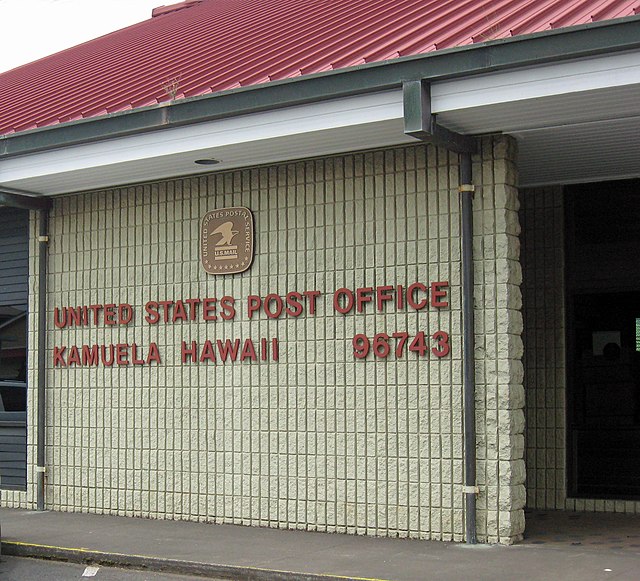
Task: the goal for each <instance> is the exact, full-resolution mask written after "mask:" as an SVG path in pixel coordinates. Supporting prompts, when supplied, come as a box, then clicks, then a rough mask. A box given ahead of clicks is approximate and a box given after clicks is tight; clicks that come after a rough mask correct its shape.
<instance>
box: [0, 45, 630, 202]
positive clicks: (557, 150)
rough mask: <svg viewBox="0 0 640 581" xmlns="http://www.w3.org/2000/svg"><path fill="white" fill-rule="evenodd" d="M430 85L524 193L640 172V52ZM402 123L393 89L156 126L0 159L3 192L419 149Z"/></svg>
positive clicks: (454, 123)
mask: <svg viewBox="0 0 640 581" xmlns="http://www.w3.org/2000/svg"><path fill="white" fill-rule="evenodd" d="M422 78H424V77H422ZM407 80H412V79H407ZM413 80H415V79H413ZM429 82H430V90H431V104H430V106H431V112H432V113H434V114H436V116H437V120H438V124H439V125H440V126H442V127H445V128H447V129H449V130H451V131H454V132H456V133H459V134H462V135H483V134H490V133H505V134H509V135H512V136H513V137H515V138H516V140H517V141H518V144H519V161H518V167H519V172H520V185H521V186H536V185H545V184H562V183H574V182H588V181H598V180H605V179H618V178H627V177H637V176H639V175H640V164H639V163H638V154H637V153H636V152H637V151H638V150H639V147H638V146H640V99H639V98H638V95H640V49H635V50H630V51H624V52H614V53H612V54H604V55H602V54H601V55H594V56H587V57H583V58H575V59H563V60H561V61H559V62H553V63H545V64H539V65H528V66H525V67H512V68H509V69H506V70H500V71H495V72H491V73H487V74H472V75H461V76H459V77H455V78H439V79H435V80H430V81H429ZM169 107H171V105H169ZM404 118H405V111H404V107H403V92H402V88H401V87H400V86H398V87H397V88H389V89H385V90H379V91H373V92H368V93H362V94H357V95H353V96H343V97H335V98H326V99H325V100H321V101H314V102H307V103H304V104H299V105H293V106H282V107H278V108H273V109H267V110H260V111H255V112H252V113H248V114H244V115H235V116H230V117H223V118H214V119H211V120H206V121H202V122H193V123H183V124H180V125H177V126H171V127H167V128H161V127H158V128H155V129H149V130H144V131H140V132H132V133H130V134H123V135H122V136H119V137H112V138H104V139H92V140H91V141H87V142H85V143H78V144H76V145H69V146H58V147H55V148H52V149H44V150H36V151H33V152H31V153H24V154H21V155H11V156H7V157H0V188H2V187H3V186H4V187H7V188H12V189H14V190H22V191H28V192H31V193H33V194H35V195H39V196H52V195H59V194H65V193H72V192H78V191H88V190H96V189H104V188H109V187H115V186H120V185H125V184H131V183H141V182H146V181H153V180H158V179H163V178H170V177H177V176H185V175H197V174H199V173H204V172H211V170H212V168H211V166H200V165H197V164H195V161H196V160H197V159H201V158H215V159H217V160H219V161H220V163H219V164H217V165H216V166H215V171H221V170H227V169H232V168H240V167H254V166H257V165H263V164H270V163H276V162H283V161H291V160H297V159H306V158H313V157H319V156H326V155H332V154H338V153H343V152H348V151H358V150H365V149H374V148H381V147H388V146H396V145H402V144H408V143H415V139H413V138H412V137H410V136H409V135H407V134H405V132H404ZM123 119H125V121H126V117H123ZM53 130H54V131H55V129H53Z"/></svg>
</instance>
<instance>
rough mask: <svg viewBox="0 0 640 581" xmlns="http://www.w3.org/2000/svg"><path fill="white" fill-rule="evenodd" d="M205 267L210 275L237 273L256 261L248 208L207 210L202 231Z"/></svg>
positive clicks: (250, 216)
mask: <svg viewBox="0 0 640 581" xmlns="http://www.w3.org/2000/svg"><path fill="white" fill-rule="evenodd" d="M200 253H201V258H202V266H203V267H204V269H205V270H206V271H207V272H208V273H209V274H236V273H238V272H244V271H245V270H247V269H248V268H249V267H250V266H251V263H252V262H253V215H252V214H251V210H249V208H242V207H238V208H222V209H220V210H213V211H211V212H207V213H206V214H205V215H204V218H203V219H202V228H201V231H200Z"/></svg>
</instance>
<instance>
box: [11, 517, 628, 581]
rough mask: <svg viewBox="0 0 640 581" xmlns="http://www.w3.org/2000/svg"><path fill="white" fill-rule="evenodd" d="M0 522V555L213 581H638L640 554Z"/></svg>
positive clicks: (105, 520) (66, 520)
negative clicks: (355, 580) (203, 578)
mask: <svg viewBox="0 0 640 581" xmlns="http://www.w3.org/2000/svg"><path fill="white" fill-rule="evenodd" d="M639 522H640V521H639ZM0 523H1V525H2V541H3V542H2V550H3V554H12V555H18V556H31V557H42V558H46V559H58V560H65V561H70V562H77V563H91V564H98V565H105V566H124V567H134V568H138V569H145V570H148V571H160V572H164V573H168V574H182V575H200V576H203V577H208V578H214V579H234V580H251V581H290V580H295V581H331V579H337V578H340V579H342V580H343V581H345V579H370V580H372V579H375V580H392V581H430V580H437V581H460V580H461V579H471V580H475V581H484V580H486V581H501V580H504V581H509V580H530V581H549V580H562V581H591V580H593V581H599V580H605V579H606V580H616V581H618V580H624V581H640V549H634V548H629V547H627V548H626V549H624V550H616V549H606V550H603V549H602V548H599V549H595V548H589V547H585V546H584V545H575V546H574V545H571V544H569V545H546V544H541V545H536V544H521V545H514V546H511V547H506V546H495V545H475V546H469V545H464V544H457V543H441V542H434V541H422V540H409V539H388V538H371V537H359V536H352V535H340V534H327V533H313V532H303V531H289V530H280V529H269V528H256V527H245V526H236V525H214V524H206V523H192V522H184V521H167V520H150V519H141V518H128V517H117V516H104V515H94V514H86V513H61V512H34V511H24V510H12V509H1V510H0ZM0 581H2V576H0Z"/></svg>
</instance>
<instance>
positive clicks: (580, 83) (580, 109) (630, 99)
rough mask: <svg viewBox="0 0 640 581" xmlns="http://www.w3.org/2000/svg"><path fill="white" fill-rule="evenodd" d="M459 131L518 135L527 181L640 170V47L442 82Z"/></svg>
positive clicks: (447, 113)
mask: <svg viewBox="0 0 640 581" xmlns="http://www.w3.org/2000/svg"><path fill="white" fill-rule="evenodd" d="M432 97H433V101H432V108H433V110H434V112H435V113H437V114H438V120H439V122H440V123H441V124H442V125H444V126H445V127H448V128H449V129H451V130H453V131H459V132H461V133H472V134H475V135H478V134H483V133H494V132H501V133H506V134H510V135H512V136H514V137H515V138H516V139H517V141H518V150H519V155H518V170H519V176H520V181H519V185H520V186H521V187H525V186H526V187H533V186H542V185H550V184H568V183H578V182H592V181H602V180H614V179H626V178H632V177H638V176H640V154H639V153H638V152H640V52H638V51H634V52H627V53H620V54H615V55H609V56H602V57H593V58H588V59H581V60H576V61H567V62H563V63H556V64H549V65H542V66H539V67H535V68H532V67H529V68H526V69H522V70H517V71H505V72H500V73H492V74H486V75H478V76H476V77H470V78H466V79H454V80H450V81H446V82H442V83H437V84H434V86H433V87H432Z"/></svg>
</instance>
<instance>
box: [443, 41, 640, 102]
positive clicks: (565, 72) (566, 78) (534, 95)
mask: <svg viewBox="0 0 640 581" xmlns="http://www.w3.org/2000/svg"><path fill="white" fill-rule="evenodd" d="M638 83H640V52H639V51H633V52H626V53H620V54H614V55H609V56H600V57H593V58H585V59H579V60H573V61H567V62H561V63H555V64H548V65H540V66H536V67H527V68H523V69H518V70H513V71H504V72H499V73H489V74H486V75H476V76H473V77H467V78H461V79H451V80H448V81H442V82H437V83H434V84H433V85H432V86H431V99H432V101H431V110H432V111H433V112H434V113H445V112H450V111H456V110H460V109H468V108H473V107H486V106H490V105H496V104H499V103H511V102H514V101H523V100H526V99H539V98H543V97H550V96H553V95H567V94H570V93H577V92H580V91H592V90H595V89H606V88H611V87H621V86H625V85H634V84H638Z"/></svg>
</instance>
